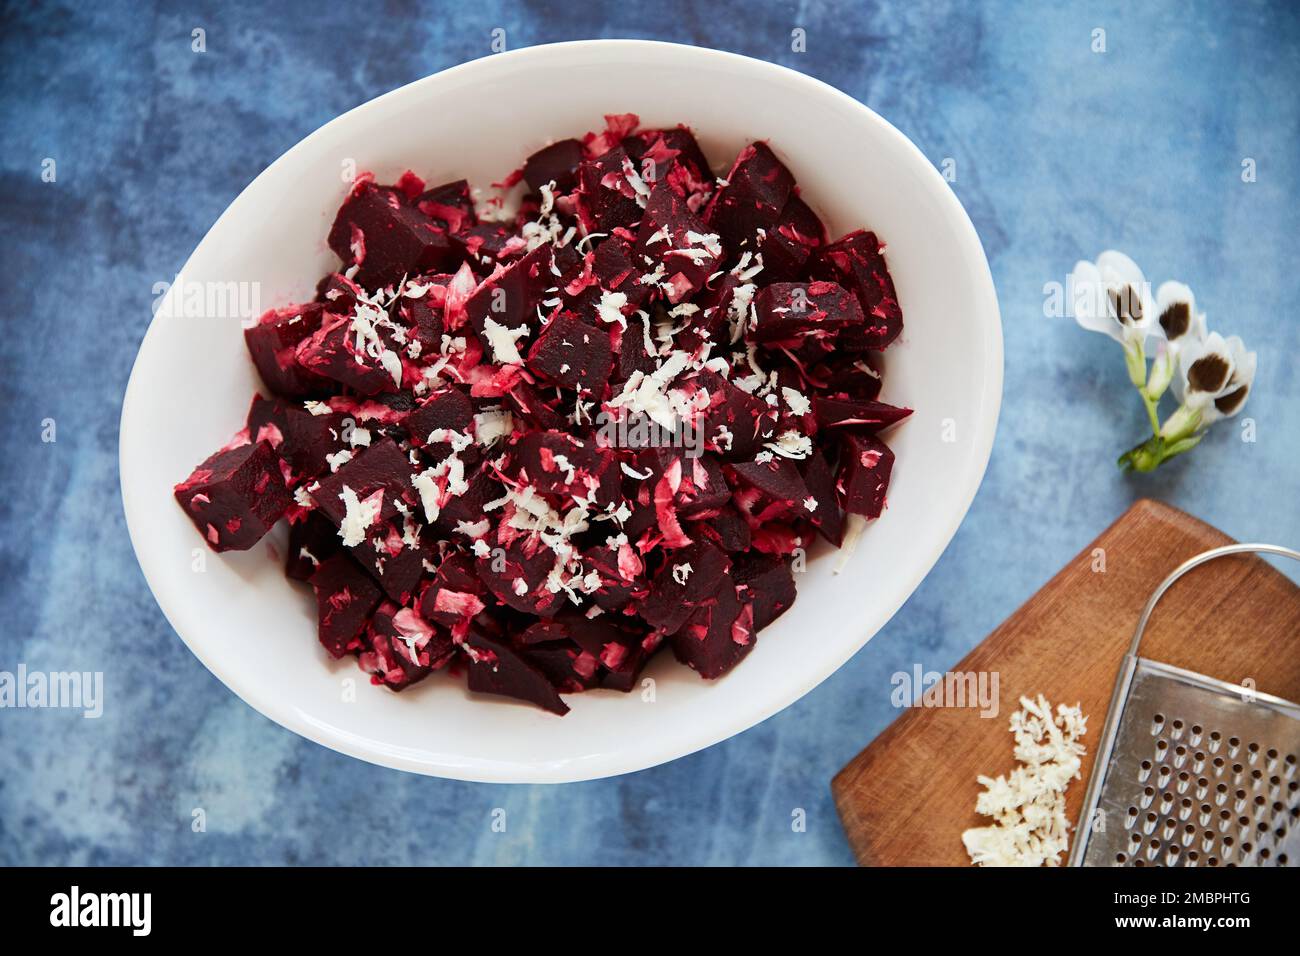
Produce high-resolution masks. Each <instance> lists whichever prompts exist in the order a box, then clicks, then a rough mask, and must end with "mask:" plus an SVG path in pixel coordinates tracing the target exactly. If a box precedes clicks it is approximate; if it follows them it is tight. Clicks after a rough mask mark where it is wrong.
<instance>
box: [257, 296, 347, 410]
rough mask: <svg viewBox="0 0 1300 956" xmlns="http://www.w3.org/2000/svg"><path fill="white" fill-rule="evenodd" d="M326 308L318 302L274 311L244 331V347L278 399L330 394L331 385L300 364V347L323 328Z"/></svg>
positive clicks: (263, 379) (267, 385)
mask: <svg viewBox="0 0 1300 956" xmlns="http://www.w3.org/2000/svg"><path fill="white" fill-rule="evenodd" d="M323 313H324V308H323V307H322V306H321V305H320V304H319V303H316V302H309V303H306V304H304V305H292V306H289V307H288V308H285V309H272V310H271V311H269V312H266V313H264V314H263V315H262V317H261V318H260V319H258V320H257V324H256V325H253V326H250V327H249V328H246V329H244V343H245V344H246V345H247V346H248V354H249V355H251V356H252V357H253V364H254V365H256V366H257V373H258V374H259V375H260V376H262V381H263V382H265V383H266V387H267V388H269V389H270V390H271V391H273V392H275V393H276V394H277V395H284V396H286V397H288V398H305V397H309V396H312V395H323V394H325V393H327V392H329V391H330V382H329V381H327V380H326V379H325V378H323V377H322V376H320V375H317V374H316V373H315V372H313V371H312V370H311V369H309V368H306V367H305V366H303V364H302V363H301V362H299V361H298V356H297V352H296V349H297V347H298V343H299V342H302V341H303V340H304V339H306V338H308V337H309V336H311V335H312V334H313V333H314V332H316V330H317V329H319V328H320V325H321V318H322V316H323Z"/></svg>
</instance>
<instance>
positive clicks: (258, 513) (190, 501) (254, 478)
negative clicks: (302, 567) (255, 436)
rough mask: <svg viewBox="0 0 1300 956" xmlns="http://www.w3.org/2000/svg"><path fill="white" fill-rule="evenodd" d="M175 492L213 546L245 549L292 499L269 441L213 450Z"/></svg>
mask: <svg viewBox="0 0 1300 956" xmlns="http://www.w3.org/2000/svg"><path fill="white" fill-rule="evenodd" d="M175 494H176V500H177V501H178V502H179V503H180V506H181V507H182V508H183V509H184V510H185V513H186V514H187V515H189V517H190V520H191V521H193V522H194V527H196V528H198V530H199V534H200V535H202V536H203V539H204V540H205V541H207V543H208V547H210V548H211V549H212V550H213V551H247V550H248V549H249V548H251V547H252V546H253V545H255V544H257V542H258V541H260V540H262V536H263V535H265V534H266V533H267V532H268V531H270V530H271V527H272V525H274V524H275V523H276V522H277V521H279V520H280V518H281V516H283V515H284V513H285V511H287V510H288V508H289V506H290V505H291V504H293V498H292V496H291V495H290V494H289V490H288V489H287V488H286V487H285V485H284V475H283V473H282V472H281V470H280V458H279V456H278V455H276V453H275V451H274V450H273V449H272V448H271V443H270V442H269V441H258V442H250V443H248V444H245V445H240V446H238V447H235V448H230V449H226V450H222V451H219V452H217V453H216V454H214V455H212V456H211V457H209V458H208V459H207V460H205V461H204V462H203V463H202V464H201V465H199V466H198V467H197V468H195V469H194V471H193V472H192V473H191V474H190V476H189V478H187V479H186V480H185V481H183V482H181V483H180V484H179V485H177V486H176V489H175Z"/></svg>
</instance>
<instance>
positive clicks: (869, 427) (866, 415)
mask: <svg viewBox="0 0 1300 956" xmlns="http://www.w3.org/2000/svg"><path fill="white" fill-rule="evenodd" d="M813 414H814V415H815V416H816V418H817V427H818V428H836V427H841V426H842V427H845V428H860V429H863V430H865V431H872V432H875V431H880V429H882V428H888V427H889V426H890V425H893V424H894V423H895V422H900V421H902V420H903V419H904V418H906V417H907V416H908V415H910V414H912V410H911V409H910V408H899V407H898V406H896V405H886V404H885V403H884V402H875V401H855V400H853V399H847V398H823V397H821V396H820V395H819V396H817V397H816V398H814V399H813Z"/></svg>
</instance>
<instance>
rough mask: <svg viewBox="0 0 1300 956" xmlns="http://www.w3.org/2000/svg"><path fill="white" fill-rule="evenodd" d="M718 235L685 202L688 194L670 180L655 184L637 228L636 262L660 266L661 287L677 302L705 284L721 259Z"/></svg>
mask: <svg viewBox="0 0 1300 956" xmlns="http://www.w3.org/2000/svg"><path fill="white" fill-rule="evenodd" d="M722 255H723V247H722V241H721V240H720V239H719V237H718V236H717V235H716V234H714V233H713V232H712V230H710V229H709V227H708V226H706V225H705V224H704V222H703V220H701V219H700V218H699V217H698V216H696V215H695V214H694V213H693V212H691V211H690V209H689V208H688V207H687V205H686V198H685V197H684V196H682V195H680V194H678V192H677V191H676V190H675V189H673V187H672V186H671V185H670V184H669V183H667V182H661V183H659V184H658V185H656V186H655V187H654V189H653V191H652V192H651V193H650V197H649V200H648V201H647V203H646V208H645V216H644V217H643V218H642V219H641V226H640V229H639V231H638V232H637V244H636V249H635V252H634V253H633V262H636V263H645V262H646V261H647V260H649V269H651V270H653V269H655V268H656V267H658V268H659V269H660V270H661V273H662V278H661V280H660V281H661V283H663V285H662V286H661V288H663V287H666V294H667V297H668V301H669V302H671V303H674V304H676V303H678V302H681V301H683V300H684V299H687V298H689V297H691V296H692V295H694V294H695V293H696V292H698V291H699V290H700V289H702V288H703V287H704V283H705V282H706V281H707V280H708V278H709V276H711V275H712V274H713V273H714V272H715V271H717V267H718V264H719V263H720V262H721V261H722Z"/></svg>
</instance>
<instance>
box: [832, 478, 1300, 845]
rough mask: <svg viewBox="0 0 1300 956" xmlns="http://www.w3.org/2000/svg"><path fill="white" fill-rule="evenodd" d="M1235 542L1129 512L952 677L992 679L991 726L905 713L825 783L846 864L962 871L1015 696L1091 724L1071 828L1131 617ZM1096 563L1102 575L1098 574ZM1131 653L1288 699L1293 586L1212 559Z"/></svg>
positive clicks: (1170, 519)
mask: <svg viewBox="0 0 1300 956" xmlns="http://www.w3.org/2000/svg"><path fill="white" fill-rule="evenodd" d="M1231 540H1232V539H1230V538H1228V537H1227V536H1226V535H1224V534H1223V533H1222V532H1220V531H1217V530H1216V529H1214V528H1212V527H1210V526H1209V525H1207V524H1205V523H1203V522H1201V521H1198V520H1197V519H1195V518H1193V517H1191V516H1190V515H1188V514H1185V513H1184V512H1182V511H1179V510H1177V509H1176V508H1171V507H1169V506H1168V505H1164V504H1161V503H1159V502H1156V501H1150V500H1141V501H1138V502H1137V503H1135V504H1134V505H1133V506H1132V507H1131V508H1129V510H1128V511H1126V512H1125V513H1124V514H1123V515H1122V516H1121V517H1120V519H1119V520H1118V521H1116V522H1115V523H1114V524H1113V525H1111V526H1110V527H1109V528H1107V529H1106V531H1105V532H1103V533H1102V535H1101V537H1099V538H1097V540H1096V541H1094V542H1092V544H1090V545H1088V546H1087V547H1086V548H1084V549H1083V550H1082V551H1081V552H1079V554H1078V555H1077V556H1076V557H1075V558H1074V560H1072V561H1070V563H1069V564H1067V565H1066V566H1065V567H1064V568H1062V569H1061V570H1060V572H1058V573H1057V575H1056V577H1054V578H1052V580H1051V581H1049V582H1048V583H1047V584H1046V585H1045V586H1044V587H1043V588H1042V590H1040V591H1039V592H1038V593H1037V594H1035V595H1034V596H1033V597H1031V598H1030V599H1029V600H1028V601H1027V602H1026V603H1025V605H1024V606H1023V607H1021V608H1020V610H1018V611H1016V613H1015V614H1013V615H1012V616H1011V617H1010V618H1008V619H1007V620H1006V621H1005V622H1004V623H1003V624H1002V626H1001V627H999V628H998V629H997V630H995V631H994V632H993V633H992V634H990V635H989V636H988V637H987V638H985V640H984V642H983V643H982V644H980V645H979V646H978V647H976V648H975V649H974V650H973V651H971V652H970V653H969V654H968V655H966V657H965V659H964V660H962V662H961V663H960V664H958V665H957V666H956V667H954V668H953V670H954V671H960V672H977V673H978V672H980V671H997V672H998V674H999V686H998V697H999V710H998V715H997V716H996V717H991V718H981V717H980V716H979V710H978V708H977V707H976V708H971V709H961V708H955V707H954V708H922V707H912V708H909V709H908V710H906V711H904V712H903V714H902V716H901V717H899V718H898V719H897V720H895V721H894V723H893V724H891V725H890V726H889V727H888V728H886V730H885V731H884V733H882V734H881V735H880V736H879V737H877V738H876V739H875V741H874V742H872V744H871V745H870V746H868V747H867V749H866V750H864V751H862V753H860V754H858V756H857V757H855V758H854V759H853V761H852V762H851V763H849V765H848V766H846V767H845V768H844V769H843V770H841V771H840V772H839V773H838V774H837V775H836V777H835V779H834V781H833V782H832V784H831V789H832V791H833V793H834V796H835V803H836V806H837V807H838V809H839V813H840V818H841V820H842V821H843V823H844V830H845V832H846V834H847V835H848V838H849V843H850V845H851V846H852V847H853V852H854V853H855V854H856V855H857V858H858V862H859V863H861V864H863V865H871V866H969V865H970V860H969V858H968V857H967V855H966V851H965V848H964V847H963V846H962V842H961V834H962V831H963V830H966V829H967V828H969V827H973V826H983V825H985V824H987V823H988V822H989V821H988V820H987V818H984V817H980V816H978V815H977V814H976V813H975V798H976V797H977V796H978V794H979V793H980V791H981V789H982V788H981V787H980V786H979V784H978V783H977V782H976V779H975V778H976V776H977V775H979V774H986V775H989V776H997V775H998V774H1001V773H1007V772H1008V771H1010V770H1011V769H1012V768H1013V767H1014V766H1015V761H1014V758H1013V757H1012V753H1011V751H1012V738H1011V734H1010V732H1009V731H1008V729H1007V724H1008V721H1009V719H1010V717H1011V714H1012V713H1013V712H1014V711H1015V710H1016V709H1017V708H1018V707H1019V703H1018V701H1019V699H1020V697H1021V696H1022V695H1024V696H1033V695H1037V694H1042V695H1043V696H1045V697H1046V698H1047V699H1048V701H1049V702H1050V703H1051V704H1052V706H1053V707H1055V705H1056V704H1058V703H1065V704H1075V703H1078V704H1079V705H1080V706H1081V707H1082V709H1083V712H1084V714H1085V715H1087V717H1088V735H1087V737H1085V738H1084V743H1085V744H1087V746H1088V754H1087V755H1086V756H1085V757H1084V760H1083V770H1082V774H1083V776H1082V779H1081V780H1078V781H1076V782H1075V783H1074V784H1073V785H1072V786H1071V787H1070V790H1069V792H1068V794H1067V798H1066V803H1067V812H1068V814H1069V817H1070V821H1071V824H1072V825H1073V824H1074V823H1075V822H1077V820H1078V816H1079V811H1080V808H1081V806H1082V804H1083V798H1084V791H1085V790H1086V789H1087V781H1088V775H1089V774H1090V773H1091V772H1092V765H1093V751H1094V749H1095V744H1096V740H1097V738H1098V737H1099V736H1100V735H1101V733H1102V727H1103V725H1104V724H1105V722H1106V708H1107V706H1108V705H1109V703H1110V695H1111V691H1112V690H1113V688H1114V685H1115V678H1116V676H1117V672H1118V670H1119V665H1120V661H1121V659H1122V658H1123V656H1124V654H1125V652H1126V651H1127V649H1128V644H1129V641H1130V640H1131V639H1132V637H1133V629H1134V627H1135V626H1136V624H1137V619H1138V615H1139V613H1140V612H1141V610H1142V607H1143V605H1144V604H1145V603H1146V601H1147V599H1148V598H1149V597H1150V595H1151V592H1152V591H1153V590H1154V589H1155V588H1156V586H1157V585H1158V584H1159V583H1160V582H1161V581H1162V580H1163V579H1164V578H1165V576H1166V575H1168V574H1169V572H1171V571H1172V570H1173V569H1174V568H1175V567H1177V566H1178V565H1179V564H1180V563H1182V562H1183V561H1184V560H1186V559H1187V558H1190V557H1191V556H1192V555H1194V554H1197V553H1199V552H1201V551H1205V550H1207V549H1209V548H1214V547H1218V546H1219V545H1223V544H1229V543H1231ZM1269 543H1272V544H1284V545H1288V546H1291V547H1295V546H1296V544H1297V542H1294V541H1290V542H1288V541H1279V542H1269ZM1103 559H1104V568H1105V570H1104V571H1101V570H1094V568H1099V567H1101V566H1103V565H1102V564H1101V562H1102V560H1103ZM1283 560H1285V559H1283ZM1141 654H1142V656H1143V657H1147V658H1150V659H1153V660H1158V661H1164V662H1167V663H1170V664H1175V665H1177V666H1179V667H1184V668H1187V669H1188V670H1193V671H1196V672H1198V673H1202V674H1207V675H1209V676H1212V677H1218V678H1221V679H1223V680H1227V681H1231V682H1233V683H1237V682H1240V681H1242V680H1244V679H1245V678H1251V679H1253V680H1254V681H1255V686H1256V687H1257V689H1258V690H1260V691H1263V692H1265V693H1269V694H1275V695H1277V696H1279V697H1283V698H1286V699H1287V700H1292V701H1296V700H1300V588H1297V587H1296V586H1295V585H1294V584H1292V583H1291V581H1290V580H1288V579H1287V578H1286V577H1285V576H1284V575H1282V574H1281V573H1279V572H1278V571H1277V570H1275V569H1274V568H1272V567H1270V566H1269V565H1268V564H1267V563H1265V562H1264V561H1262V560H1261V559H1259V558H1257V557H1254V556H1251V555H1241V556H1233V557H1227V558H1220V559H1218V560H1216V561H1211V562H1210V563H1209V564H1206V565H1204V566H1202V567H1200V568H1197V569H1196V570H1194V571H1191V572H1189V573H1188V574H1187V575H1186V576H1185V577H1184V578H1182V579H1181V580H1179V581H1178V583H1177V584H1175V585H1174V586H1173V587H1172V588H1171V589H1170V590H1169V592H1168V593H1167V594H1166V595H1165V597H1164V598H1163V599H1162V600H1161V602H1160V605H1159V607H1158V608H1157V609H1156V611H1155V613H1154V614H1153V615H1152V618H1151V622H1150V624H1149V625H1148V627H1147V632H1146V635H1145V636H1144V637H1143V641H1142V650H1141ZM1072 832H1073V831H1072ZM1064 862H1065V859H1064V856H1063V857H1062V863H1064Z"/></svg>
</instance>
